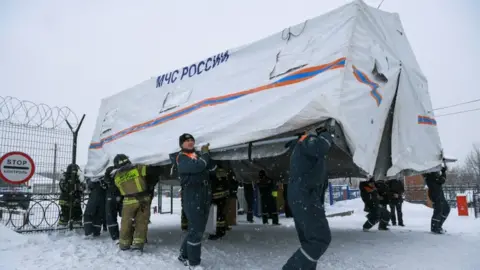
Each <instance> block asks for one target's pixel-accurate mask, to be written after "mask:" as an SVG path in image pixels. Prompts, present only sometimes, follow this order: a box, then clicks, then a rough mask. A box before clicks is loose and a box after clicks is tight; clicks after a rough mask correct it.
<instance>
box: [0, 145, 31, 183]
mask: <svg viewBox="0 0 480 270" xmlns="http://www.w3.org/2000/svg"><path fill="white" fill-rule="evenodd" d="M34 173H35V164H34V163H33V159H32V158H31V157H30V156H29V155H27V154H25V153H22V152H9V153H6V154H5V155H3V156H2V158H0V178H1V179H2V180H3V181H5V182H7V183H10V184H14V185H18V184H22V183H25V182H28V180H30V179H31V178H32V176H33V174H34Z"/></svg>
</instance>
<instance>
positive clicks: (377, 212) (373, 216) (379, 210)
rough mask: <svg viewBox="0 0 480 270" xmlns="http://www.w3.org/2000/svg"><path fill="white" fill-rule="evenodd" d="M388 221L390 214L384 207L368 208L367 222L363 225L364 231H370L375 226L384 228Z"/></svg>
mask: <svg viewBox="0 0 480 270" xmlns="http://www.w3.org/2000/svg"><path fill="white" fill-rule="evenodd" d="M389 221H390V213H389V212H388V210H387V208H386V207H385V206H384V205H378V206H377V205H375V206H369V212H368V215H367V221H366V222H365V223H364V224H363V228H364V229H371V228H372V227H373V226H375V224H377V223H380V224H378V228H386V227H387V224H388V222H389Z"/></svg>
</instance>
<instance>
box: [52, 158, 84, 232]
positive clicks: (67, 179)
mask: <svg viewBox="0 0 480 270" xmlns="http://www.w3.org/2000/svg"><path fill="white" fill-rule="evenodd" d="M59 186H60V198H59V204H60V220H59V221H58V225H60V226H66V225H67V224H68V222H70V221H71V222H73V224H75V225H80V226H81V225H82V206H81V203H82V195H83V191H84V190H85V188H86V184H85V179H84V177H83V174H82V173H81V172H80V167H79V166H78V165H77V164H70V165H68V166H67V170H66V171H65V172H64V173H63V176H62V178H61V179H60V182H59ZM70 218H71V219H70Z"/></svg>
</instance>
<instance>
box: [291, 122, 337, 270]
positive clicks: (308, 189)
mask: <svg viewBox="0 0 480 270" xmlns="http://www.w3.org/2000/svg"><path fill="white" fill-rule="evenodd" d="M332 140H333V138H332V134H331V133H330V132H328V131H327V130H326V129H325V128H323V127H322V128H319V129H316V130H310V131H309V132H307V133H305V134H304V135H303V136H301V137H300V138H299V139H298V141H297V142H295V143H293V144H290V145H291V146H293V147H294V148H293V152H292V154H291V156H290V177H289V183H288V203H289V204H290V208H291V210H292V213H293V220H294V222H295V229H296V230H297V234H298V238H299V240H300V245H301V247H300V248H299V249H298V250H297V251H296V252H295V253H294V254H293V255H292V256H291V257H290V258H289V259H288V261H287V263H286V264H285V265H284V266H283V268H282V269H283V270H297V269H302V270H307V269H316V267H317V261H318V260H319V259H320V257H321V256H322V255H323V254H324V253H325V251H326V250H327V248H328V246H329V245H330V241H331V237H332V236H331V233H330V227H329V225H328V221H327V217H326V215H325V209H324V208H323V206H324V205H323V201H322V199H321V198H322V197H323V196H322V195H321V193H322V192H323V190H324V185H326V184H327V182H328V178H327V157H328V152H329V150H330V147H331V144H332Z"/></svg>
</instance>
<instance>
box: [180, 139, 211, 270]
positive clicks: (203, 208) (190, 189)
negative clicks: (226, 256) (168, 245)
mask: <svg viewBox="0 0 480 270" xmlns="http://www.w3.org/2000/svg"><path fill="white" fill-rule="evenodd" d="M179 144H180V148H181V151H180V152H179V153H178V155H177V157H176V165H177V170H178V176H179V178H180V184H181V186H182V202H183V204H182V208H183V210H184V212H185V215H186V218H187V220H188V234H187V237H186V238H185V239H184V241H183V243H182V246H181V248H180V256H179V257H178V259H179V260H180V261H181V262H183V263H184V264H185V265H189V266H190V267H191V268H192V269H202V268H201V266H200V262H201V258H200V257H201V248H202V247H201V244H202V236H203V233H204V232H205V227H206V225H207V220H208V214H209V211H210V205H211V201H212V191H211V184H210V172H209V171H210V170H211V171H213V170H215V168H211V167H212V166H211V164H212V162H211V160H210V153H209V152H210V151H209V148H208V146H209V145H208V144H207V145H204V146H202V149H201V152H200V153H199V152H196V151H195V139H194V138H193V136H192V135H190V134H183V135H181V136H180V138H179Z"/></svg>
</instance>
